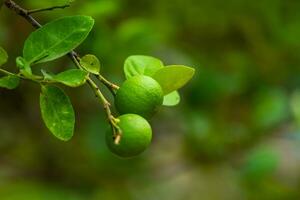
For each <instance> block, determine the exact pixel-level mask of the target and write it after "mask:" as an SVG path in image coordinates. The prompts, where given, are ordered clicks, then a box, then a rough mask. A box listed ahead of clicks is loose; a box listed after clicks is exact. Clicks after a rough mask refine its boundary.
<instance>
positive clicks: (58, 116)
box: [40, 85, 75, 141]
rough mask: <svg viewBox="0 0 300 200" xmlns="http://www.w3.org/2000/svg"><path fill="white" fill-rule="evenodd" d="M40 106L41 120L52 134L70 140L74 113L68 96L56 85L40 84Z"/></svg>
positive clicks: (73, 124)
mask: <svg viewBox="0 0 300 200" xmlns="http://www.w3.org/2000/svg"><path fill="white" fill-rule="evenodd" d="M40 107H41V114H42V117H43V120H44V122H45V124H46V126H47V128H48V129H49V130H50V131H51V132H52V133H53V135H54V136H55V137H57V138H58V139H60V140H63V141H68V140H70V139H71V138H72V136H73V132H74V126H75V114H74V110H73V106H72V104H71V101H70V99H69V97H68V96H67V95H66V94H65V93H64V92H63V91H62V90H61V89H60V88H58V87H55V86H50V85H47V86H42V93H41V94H40Z"/></svg>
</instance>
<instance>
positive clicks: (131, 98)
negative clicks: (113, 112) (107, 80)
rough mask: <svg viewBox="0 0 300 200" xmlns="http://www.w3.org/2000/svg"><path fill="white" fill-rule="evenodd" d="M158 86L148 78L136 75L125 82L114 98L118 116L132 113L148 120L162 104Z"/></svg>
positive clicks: (161, 94)
mask: <svg viewBox="0 0 300 200" xmlns="http://www.w3.org/2000/svg"><path fill="white" fill-rule="evenodd" d="M163 98H164V94H163V90H162V88H161V86H160V84H159V83H158V82H157V81H156V80H154V79H153V78H151V77H149V76H143V75H138V76H134V77H131V78H129V79H128V80H126V81H125V82H124V83H123V84H122V86H121V87H120V89H119V90H118V91H117V94H116V97H115V105H116V108H117V110H118V112H119V113H120V114H126V113H133V114H138V115H141V116H142V117H144V118H146V119H149V118H151V117H152V116H153V115H154V114H155V113H156V112H157V111H158V109H159V107H160V106H161V105H162V103H163Z"/></svg>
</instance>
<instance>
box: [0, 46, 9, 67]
mask: <svg viewBox="0 0 300 200" xmlns="http://www.w3.org/2000/svg"><path fill="white" fill-rule="evenodd" d="M7 60H8V55H7V53H6V51H5V50H4V49H3V48H2V47H0V66H1V65H3V64H5V63H6V62H7Z"/></svg>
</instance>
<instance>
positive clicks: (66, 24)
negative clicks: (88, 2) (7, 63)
mask: <svg viewBox="0 0 300 200" xmlns="http://www.w3.org/2000/svg"><path fill="white" fill-rule="evenodd" d="M93 25H94V20H93V19H92V18H91V17H88V16H69V17H63V18H59V19H57V20H54V21H52V22H50V23H48V24H46V25H45V26H43V27H42V28H39V29H38V30H36V31H34V32H33V33H32V34H31V35H30V36H29V37H28V38H27V40H26V41H25V45H24V49H23V57H24V58H25V59H26V60H27V62H28V63H30V64H33V63H43V62H48V61H51V60H54V59H57V58H59V57H62V56H64V55H66V54H67V53H69V52H70V51H72V50H73V49H75V48H76V47H77V46H78V45H79V44H80V43H81V42H83V41H84V39H85V38H86V37H87V36H88V34H89V32H90V31H91V30H92V27H93Z"/></svg>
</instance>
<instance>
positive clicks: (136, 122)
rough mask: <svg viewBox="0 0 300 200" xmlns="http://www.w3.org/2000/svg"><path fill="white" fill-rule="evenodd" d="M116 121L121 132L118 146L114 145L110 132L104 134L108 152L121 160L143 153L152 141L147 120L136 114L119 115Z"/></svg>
mask: <svg viewBox="0 0 300 200" xmlns="http://www.w3.org/2000/svg"><path fill="white" fill-rule="evenodd" d="M118 119H119V122H118V126H119V127H120V129H121V131H122V135H121V140H120V142H119V144H115V141H114V136H113V133H112V131H108V132H107V133H106V144H107V146H108V148H109V149H110V151H111V152H113V153H114V154H116V155H117V156H120V157H123V158H129V157H133V156H137V155H138V154H140V153H142V152H143V151H145V150H146V148H147V147H148V146H149V144H150V143H151V139H152V129H151V126H150V124H149V123H148V122H147V120H146V119H144V118H143V117H141V116H139V115H136V114H125V115H121V116H120V117H119V118H118Z"/></svg>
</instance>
